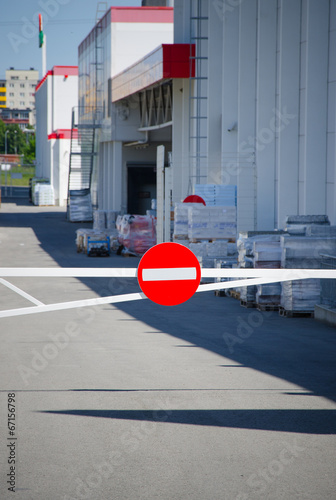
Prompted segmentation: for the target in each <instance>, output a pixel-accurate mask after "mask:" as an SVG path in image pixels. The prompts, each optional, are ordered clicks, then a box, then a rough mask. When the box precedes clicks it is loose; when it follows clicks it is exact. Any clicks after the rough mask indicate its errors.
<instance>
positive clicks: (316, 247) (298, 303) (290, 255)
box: [280, 236, 336, 316]
mask: <svg viewBox="0 0 336 500" xmlns="http://www.w3.org/2000/svg"><path fill="white" fill-rule="evenodd" d="M280 245H281V251H282V252H281V267H282V268H286V269H319V268H321V264H322V254H329V255H333V254H336V238H335V237H334V238H329V237H315V236H301V237H300V236H282V237H281V239H280ZM319 302H320V280H318V279H298V280H294V281H286V282H283V283H282V284H281V311H280V312H281V314H282V315H284V316H293V315H297V316H299V315H306V314H311V315H313V311H314V308H315V305H316V304H318V303H319Z"/></svg>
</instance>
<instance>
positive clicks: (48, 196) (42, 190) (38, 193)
mask: <svg viewBox="0 0 336 500" xmlns="http://www.w3.org/2000/svg"><path fill="white" fill-rule="evenodd" d="M33 199H34V205H38V206H48V205H51V206H52V205H55V198H54V188H53V186H51V185H50V184H42V183H38V184H35V187H34V198H33Z"/></svg>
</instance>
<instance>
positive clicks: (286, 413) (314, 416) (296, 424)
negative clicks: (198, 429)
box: [39, 409, 336, 434]
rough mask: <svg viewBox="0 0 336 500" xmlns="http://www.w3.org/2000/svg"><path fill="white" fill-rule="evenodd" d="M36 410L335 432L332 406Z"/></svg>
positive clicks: (239, 427) (146, 419)
mask: <svg viewBox="0 0 336 500" xmlns="http://www.w3.org/2000/svg"><path fill="white" fill-rule="evenodd" d="M39 413H51V414H54V415H55V414H56V415H74V416H80V417H98V418H111V419H115V420H139V421H148V422H166V423H169V424H186V425H206V426H213V427H230V428H236V429H257V430H264V431H278V432H295V433H300V434H336V419H335V416H336V410H173V409H167V410H60V411H42V412H39Z"/></svg>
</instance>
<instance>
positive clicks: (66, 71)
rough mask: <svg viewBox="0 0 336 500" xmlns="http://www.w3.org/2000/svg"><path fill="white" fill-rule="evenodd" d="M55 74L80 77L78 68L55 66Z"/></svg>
mask: <svg viewBox="0 0 336 500" xmlns="http://www.w3.org/2000/svg"><path fill="white" fill-rule="evenodd" d="M53 72H54V75H63V76H66V75H68V76H77V75H78V66H54V67H53Z"/></svg>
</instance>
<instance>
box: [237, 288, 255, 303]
mask: <svg viewBox="0 0 336 500" xmlns="http://www.w3.org/2000/svg"><path fill="white" fill-rule="evenodd" d="M237 291H238V292H240V300H242V301H243V302H255V301H256V293H257V287H256V286H255V285H250V286H241V287H238V288H237Z"/></svg>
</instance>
